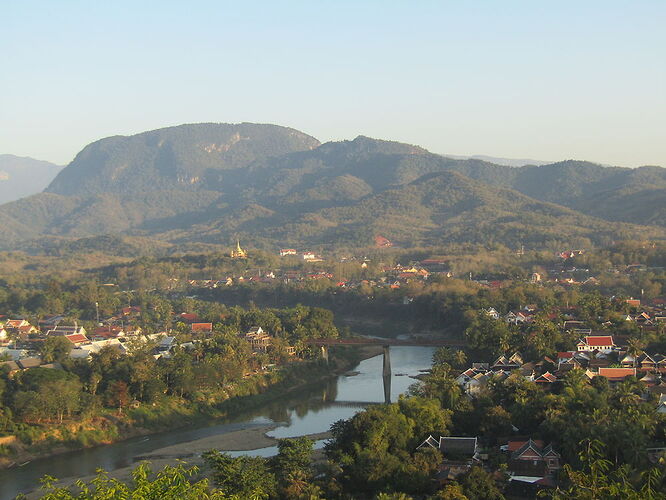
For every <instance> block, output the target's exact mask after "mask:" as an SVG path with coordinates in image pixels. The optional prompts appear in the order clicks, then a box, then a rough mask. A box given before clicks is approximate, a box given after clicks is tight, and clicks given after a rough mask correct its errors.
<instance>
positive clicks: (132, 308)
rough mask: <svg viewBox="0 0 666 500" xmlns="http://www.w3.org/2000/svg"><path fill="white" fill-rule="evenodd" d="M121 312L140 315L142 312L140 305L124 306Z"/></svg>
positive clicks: (126, 314)
mask: <svg viewBox="0 0 666 500" xmlns="http://www.w3.org/2000/svg"><path fill="white" fill-rule="evenodd" d="M120 312H121V313H122V315H123V316H138V315H139V314H141V308H140V307H139V306H129V307H123V308H122V309H121V310H120Z"/></svg>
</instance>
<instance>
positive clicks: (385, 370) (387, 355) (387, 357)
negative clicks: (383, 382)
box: [382, 345, 391, 376]
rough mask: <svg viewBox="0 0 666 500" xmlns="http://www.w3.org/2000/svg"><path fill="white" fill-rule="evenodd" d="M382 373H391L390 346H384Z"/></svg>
mask: <svg viewBox="0 0 666 500" xmlns="http://www.w3.org/2000/svg"><path fill="white" fill-rule="evenodd" d="M382 375H384V376H386V375H391V346H388V345H385V346H384V368H383V370H382Z"/></svg>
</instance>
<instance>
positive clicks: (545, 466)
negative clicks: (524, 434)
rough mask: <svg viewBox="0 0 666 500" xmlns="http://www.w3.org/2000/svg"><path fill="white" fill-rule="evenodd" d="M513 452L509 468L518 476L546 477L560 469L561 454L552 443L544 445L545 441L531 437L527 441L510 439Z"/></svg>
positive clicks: (511, 451) (509, 446)
mask: <svg viewBox="0 0 666 500" xmlns="http://www.w3.org/2000/svg"><path fill="white" fill-rule="evenodd" d="M508 450H509V452H510V453H511V456H510V459H509V463H508V468H509V471H510V472H512V473H514V474H515V475H518V476H528V477H529V476H532V477H544V476H550V475H553V474H555V473H556V472H557V471H558V470H559V469H560V458H561V456H560V454H559V453H557V452H556V451H555V450H554V449H553V446H552V445H551V444H549V445H548V446H546V447H544V446H543V442H541V441H535V440H532V439H531V438H530V439H528V440H527V441H522V442H521V441H509V443H508Z"/></svg>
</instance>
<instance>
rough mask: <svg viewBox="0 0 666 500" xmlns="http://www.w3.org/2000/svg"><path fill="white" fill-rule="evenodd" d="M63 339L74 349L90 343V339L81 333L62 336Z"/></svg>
mask: <svg viewBox="0 0 666 500" xmlns="http://www.w3.org/2000/svg"><path fill="white" fill-rule="evenodd" d="M63 337H65V338H66V339H67V340H69V341H70V342H71V343H72V345H73V346H74V347H78V346H80V345H83V344H89V343H90V339H89V338H88V337H86V336H85V335H84V334H82V333H70V334H69V335H63Z"/></svg>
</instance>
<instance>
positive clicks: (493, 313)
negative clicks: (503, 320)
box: [484, 307, 500, 319]
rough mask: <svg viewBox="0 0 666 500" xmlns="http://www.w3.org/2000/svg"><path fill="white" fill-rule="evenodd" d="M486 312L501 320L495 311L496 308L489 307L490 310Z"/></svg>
mask: <svg viewBox="0 0 666 500" xmlns="http://www.w3.org/2000/svg"><path fill="white" fill-rule="evenodd" d="M484 312H485V313H486V314H487V315H488V316H490V317H491V318H493V319H499V317H500V315H499V313H498V312H497V311H496V310H495V308H494V307H489V308H488V309H484Z"/></svg>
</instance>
